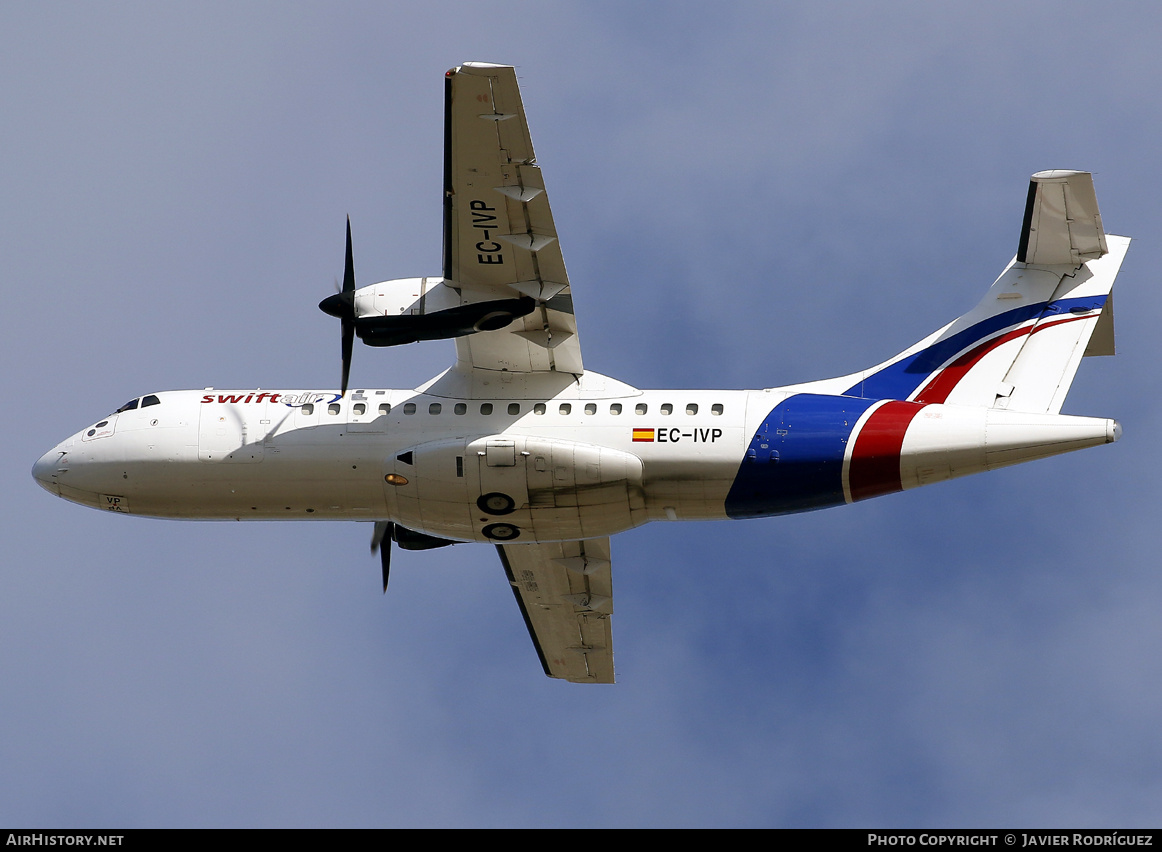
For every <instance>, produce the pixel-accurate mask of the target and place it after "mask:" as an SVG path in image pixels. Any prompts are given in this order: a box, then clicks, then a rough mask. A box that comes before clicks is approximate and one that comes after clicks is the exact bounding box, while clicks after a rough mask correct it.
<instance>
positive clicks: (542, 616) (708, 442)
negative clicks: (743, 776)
mask: <svg viewBox="0 0 1162 852" xmlns="http://www.w3.org/2000/svg"><path fill="white" fill-rule="evenodd" d="M444 87H445V121H444V208H443V210H444V237H443V270H442V273H443V274H442V275H441V276H437V277H429V278H404V279H396V280H390V281H383V282H380V283H377V284H372V285H370V286H365V287H356V283H355V273H354V264H353V259H352V244H351V223H350V219H348V222H347V241H346V243H347V244H346V260H345V269H344V277H343V284H342V288H341V289H340V290H339V291H338V292H337V293H335V294H334V295H332V296H329V297H328V298H326V299H324V300H323V301H322V302H321V303H320V308H321V309H322V310H323V311H325V312H326V313H327V314H329V315H331V316H333V317H336V318H338V319H339V320H340V325H341V367H342V372H341V385H340V388H339V390H337V391H334V390H312V389H283V388H278V389H273V390H262V389H259V388H255V389H244V390H226V391H223V390H218V389H215V388H204V389H202V390H186V391H167V392H157V393H150V394H146V395H143V396H140V397H136V398H134V399H132V400H130V401H129V402H128V403H126V404H125V405H123V406H121V407H120V408H118V409H117V410H116V411H115V412H114V413H112V414H110V415H108V416H106V417H102V418H101V419H99V420H98V421H96V422H95V423H93V424H92V425H90V426H87V427H86V428H84V429H82V430H81V431H79V432H77V433H76V434H75V435H73V436H71V437H69V438H67V439H66V440H64V441H62V442H61V443H59V444H58V445H57V446H56V447H54V448H53V449H52V450H50V451H49V452H47V453H45V454H44V456H43V457H41V458H40V460H38V461H37V462H36V464H35V466H34V467H33V472H32V473H33V476H34V478H35V479H36V480H37V482H38V483H39V484H40V485H42V486H43V487H44V488H45V489H47V490H48V491H50V492H51V493H53V494H55V495H59V496H60V497H63V498H64V499H66V500H70V501H72V502H75V503H79V504H81V505H85V506H90V507H94V508H98V509H103V510H107V511H112V512H118V513H122V514H135V515H144V516H151V517H161V518H196V519H231V520H286V519H294V520H308V519H309V520H343V521H352V520H356V521H368V522H373V523H374V527H373V535H372V543H371V547H372V551H373V552H375V551H377V550H378V552H379V554H380V560H381V567H382V577H383V587H384V591H385V592H386V590H387V584H388V576H389V571H390V558H391V556H390V553H391V545H392V543H393V542H394V543H395V544H397V545H398V546H399V547H400V548H402V549H404V550H425V549H429V548H434V547H443V546H446V545H450V544H454V543H458V542H485V543H490V544H492V545H494V546H495V547H496V549H497V551H498V553H499V557H500V562H501V565H502V566H503V569H504V572H505V574H506V575H507V578H508V582H509V584H510V585H511V587H512V589H513V593H514V595H515V598H516V602H517V605H518V606H519V608H520V611H521V613H522V615H523V617H524V620H525V625H526V627H527V629H528V631H529V634H530V636H531V638H532V641H533V645H534V647H535V649H536V652H537V654H538V656H539V658H540V662H541V665H542V667H543V669H544V671H545V674H547V675H548V676H550V677H554V678H563V679H565V680H568V681H572V682H578V683H612V682H613V681H614V668H613V644H612V633H611V614H612V612H613V588H612V569H611V562H612V560H611V553H610V536H612V535H614V534H616V533H619V532H622V531H624V530H627V529H630V528H632V527H636V526H639V525H641V524H645V523H647V522H649V521H655V520H671V521H674V520H701V519H722V518H734V519H740V518H758V517H769V516H775V515H783V514H788V513H793V512H803V511H809V510H814V509H822V508H825V507H829V506H839V505H844V504H847V503H852V502H855V501H858V500H866V499H869V498H871V497H877V496H880V495H883V494H889V493H893V492H898V491H903V490H907V489H911V488H917V487H919V486H921V485H928V484H930V483H934V482H940V481H943V480H947V479H952V478H955V477H959V476H965V475H967V474H970V473H976V472H979V471H985V470H993V469H995V468H999V467H1004V466H1007V465H1012V464H1017V463H1019V462H1024V461H1030V460H1033V459H1040V458H1045V457H1048V456H1053V455H1057V454H1060V453H1066V452H1071V451H1073V450H1078V449H1082V448H1085V447H1091V446H1095V445H1098V444H1106V443H1111V442H1113V441H1116V440H1117V439H1118V437H1119V436H1120V434H1121V427H1120V425H1119V424H1118V423H1117V422H1116V421H1114V420H1110V419H1104V418H1094V417H1077V416H1066V415H1062V414H1061V413H1060V411H1061V407H1062V404H1063V402H1064V400H1065V396H1066V393H1067V392H1068V391H1069V387H1070V384H1071V383H1072V381H1073V378H1074V375H1075V374H1076V372H1077V368H1078V365H1079V364H1080V361H1081V359H1082V357H1084V356H1087V355H1112V354H1114V336H1113V299H1112V295H1111V292H1112V288H1113V284H1114V279H1115V278H1116V276H1117V273H1118V270H1119V268H1120V267H1121V264H1122V260H1123V258H1124V257H1125V253H1126V250H1127V248H1128V246H1129V242H1130V240H1129V239H1128V238H1126V237H1119V236H1113V235H1107V234H1106V233H1105V231H1104V229H1103V227H1102V221H1101V216H1100V214H1099V212H1098V207H1097V199H1096V195H1095V193H1094V188H1093V180H1092V176H1091V175H1090V174H1089V173H1087V172H1082V171H1072V170H1052V171H1042V172H1038V173H1036V174H1034V175H1033V176H1032V179H1031V181H1030V183H1029V189H1028V196H1027V198H1026V206H1025V214H1024V219H1023V221H1022V224H1021V231H1020V239H1019V242H1018V249H1017V254H1016V256H1015V258H1014V259H1013V260H1012V261H1011V262H1010V263H1009V264H1008V265H1007V266H1006V267H1005V269H1004V271H1003V272H1001V274H1000V277H998V278H997V279H996V281H995V282H994V283H993V284H992V286H991V287H990V288H989V289H988V291H987V292H986V293H985V295H984V297H983V299H982V300H981V301H980V303H979V304H977V305H976V307H975V308H973V309H972V310H970V311H969V312H968V313H966V314H964V315H963V316H961V317H959V318H957V319H955V320H953V321H952V322H951V323H949V324H948V325H946V326H944V327H943V328H941V329H939V330H937V331H935V332H933V333H932V334H930V335H929V336H928V337H926V338H924V339H923V340H921V341H919V342H918V343H916V344H915V345H913V346H910V347H909V348H907V349H905V350H904V351H903V352H901V353H899V354H898V355H895V356H894V357H892V358H889V359H887V360H886V361H884V362H883V363H881V364H877V365H876V366H873V367H871V368H869V369H864V370H861V371H859V372H856V373H852V374H850V375H846V376H840V377H838V378H832V379H825V380H820V381H812V382H806V383H802V384H796V385H791V386H787V387H777V388H765V389H759V390H639V389H637V388H634V387H631V386H630V385H628V384H625V383H624V382H621V381H618V380H616V379H613V378H610V377H607V376H604V375H600V374H598V373H595V372H593V371H591V370H586V369H585V367H584V364H583V362H582V358H581V346H580V336H579V333H578V325H577V322H576V318H575V316H574V311H573V298H572V290H571V286H570V282H569V278H568V275H567V274H566V271H565V265H564V261H563V259H562V252H561V248H560V244H559V242H558V239H557V232H556V228H555V227H554V224H553V216H552V213H551V211H550V208H549V202H548V197H547V195H546V192H545V184H544V181H543V179H542V176H541V170H540V168H539V166H538V165H537V162H536V158H535V156H534V153H533V146H532V142H531V140H530V137H529V130H528V123H527V121H526V119H525V112H524V107H523V104H522V102H521V97H520V92H519V89H518V85H517V78H516V72H515V69H514V68H512V67H510V66H505V65H493V64H489V63H482V62H467V63H465V64H463V65H460V66H457V67H455V68H452V69H451V70H449V71H448V72H447V74H446V75H445V83H444ZM356 336H358V337H359V338H360V339H361V340H362V341H363V342H364V343H365V344H367V345H370V346H395V345H400V344H404V343H411V342H416V341H421V340H443V339H449V338H450V339H453V340H454V341H455V346H456V361H455V363H454V364H453V365H452V366H451V367H449V368H448V369H447V370H445V371H444V372H443V373H441V374H440V375H438V376H436V377H434V378H433V379H431V380H430V381H428V382H427V383H425V384H423V385H421V386H420V387H417V388H415V389H412V390H386V389H374V388H356V389H353V390H352V391H351V392H348V381H349V375H350V368H351V359H352V352H353V348H354V339H355V337H356Z"/></svg>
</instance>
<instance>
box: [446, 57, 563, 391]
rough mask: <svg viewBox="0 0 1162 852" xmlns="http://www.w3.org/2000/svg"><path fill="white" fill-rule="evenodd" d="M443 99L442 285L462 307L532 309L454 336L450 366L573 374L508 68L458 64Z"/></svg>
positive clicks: (537, 185) (546, 230) (553, 255)
mask: <svg viewBox="0 0 1162 852" xmlns="http://www.w3.org/2000/svg"><path fill="white" fill-rule="evenodd" d="M444 96H445V102H444V280H445V282H446V283H447V284H448V285H449V286H451V287H454V288H455V289H456V290H458V291H459V293H460V298H461V303H462V304H472V303H476V302H481V301H488V300H495V299H513V298H522V297H523V298H527V299H530V300H531V302H529V303H526V304H528V305H529V307H530V308H532V310H531V312H530V313H528V314H526V315H525V316H523V317H521V318H518V319H516V320H514V321H513V322H512V323H511V324H509V325H507V326H506V327H504V328H502V329H500V330H495V331H488V330H486V331H479V332H477V333H475V334H470V335H467V336H465V337H459V338H457V339H456V357H457V366H458V367H459V368H461V369H464V368H476V369H484V370H504V371H510V372H519V373H536V372H561V373H572V374H580V373H581V372H582V371H583V369H584V368H583V367H582V364H581V347H580V346H579V345H578V342H577V323H576V321H575V319H574V316H573V297H572V294H571V293H570V290H569V278H568V275H566V273H565V262H564V260H563V259H562V257H561V247H560V245H559V244H558V242H557V230H556V227H555V226H554V224H553V214H552V211H551V210H550V209H549V199H548V196H547V195H546V193H545V184H544V181H543V180H542V178H541V170H540V167H539V166H538V165H537V163H536V156H535V154H534V153H533V144H532V139H531V138H530V137H529V128H528V122H527V121H526V120H525V112H524V105H523V104H522V103H521V97H520V89H519V88H518V86H517V81H516V70H515V69H514V68H512V67H511V66H507V65H490V64H487V63H482V62H467V63H465V64H464V65H461V66H459V67H457V68H453V69H452V70H450V71H449V72H448V73H447V75H446V77H445V92H444ZM484 327H486V326H484Z"/></svg>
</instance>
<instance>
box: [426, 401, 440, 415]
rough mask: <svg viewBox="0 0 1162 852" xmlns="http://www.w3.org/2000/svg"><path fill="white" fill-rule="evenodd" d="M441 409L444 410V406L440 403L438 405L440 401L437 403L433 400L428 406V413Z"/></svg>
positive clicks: (438, 411)
mask: <svg viewBox="0 0 1162 852" xmlns="http://www.w3.org/2000/svg"><path fill="white" fill-rule="evenodd" d="M443 410H444V407H443V406H442V405H440V403H438V402H433V403H432V404H431V405H429V406H428V414H439V413H440V412H441V411H443Z"/></svg>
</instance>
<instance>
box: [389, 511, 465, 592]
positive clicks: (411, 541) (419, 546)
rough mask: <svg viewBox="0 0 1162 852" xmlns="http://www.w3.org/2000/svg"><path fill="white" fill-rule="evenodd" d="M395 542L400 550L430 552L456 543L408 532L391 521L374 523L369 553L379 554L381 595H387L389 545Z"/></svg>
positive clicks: (412, 531)
mask: <svg viewBox="0 0 1162 852" xmlns="http://www.w3.org/2000/svg"><path fill="white" fill-rule="evenodd" d="M393 541H394V542H395V543H396V544H398V545H399V546H400V549H401V550H432V549H434V548H437V547H447V546H448V545H451V544H455V543H456V542H454V541H452V540H451V539H447V538H438V537H436V536H434V535H428V534H427V533H420V532H416V531H415V530H409V529H408V528H407V527H401V526H400V525H399V524H396V523H392V522H391V521H376V522H375V529H374V530H373V531H372V533H371V552H372V553H375V552H376V551H378V552H379V564H380V565H381V566H383V593H384V594H387V579H388V575H389V574H390V573H391V543H392V542H393Z"/></svg>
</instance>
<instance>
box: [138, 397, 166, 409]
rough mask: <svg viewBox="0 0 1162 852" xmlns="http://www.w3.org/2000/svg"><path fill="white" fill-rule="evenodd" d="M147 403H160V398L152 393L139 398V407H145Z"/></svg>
mask: <svg viewBox="0 0 1162 852" xmlns="http://www.w3.org/2000/svg"><path fill="white" fill-rule="evenodd" d="M147 405H161V400H160V399H158V398H157V397H156V396H154V395H153V394H150V395H149V396H145V397H142V398H141V407H142V408H145V406H147Z"/></svg>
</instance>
